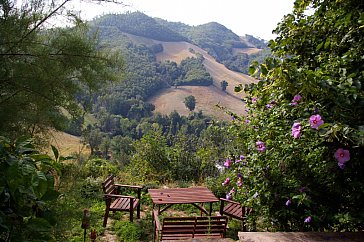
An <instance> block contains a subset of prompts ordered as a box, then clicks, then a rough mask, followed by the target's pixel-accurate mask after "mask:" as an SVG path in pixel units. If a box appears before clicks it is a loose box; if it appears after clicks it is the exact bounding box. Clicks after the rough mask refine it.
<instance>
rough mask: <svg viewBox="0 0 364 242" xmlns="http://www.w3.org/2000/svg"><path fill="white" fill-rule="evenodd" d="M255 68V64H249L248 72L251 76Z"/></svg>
mask: <svg viewBox="0 0 364 242" xmlns="http://www.w3.org/2000/svg"><path fill="white" fill-rule="evenodd" d="M256 69H257V68H256V67H255V66H249V74H250V75H252V76H253V75H254V73H256V72H257V71H256Z"/></svg>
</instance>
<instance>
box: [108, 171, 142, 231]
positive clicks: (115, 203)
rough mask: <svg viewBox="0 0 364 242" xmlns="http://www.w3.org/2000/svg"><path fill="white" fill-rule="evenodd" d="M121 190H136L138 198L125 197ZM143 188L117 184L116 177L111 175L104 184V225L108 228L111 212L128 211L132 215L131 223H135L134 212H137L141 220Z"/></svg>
mask: <svg viewBox="0 0 364 242" xmlns="http://www.w3.org/2000/svg"><path fill="white" fill-rule="evenodd" d="M120 188H128V189H136V191H137V194H138V195H137V198H135V197H134V196H125V195H121V194H120ZM141 189H142V187H141V186H130V185H121V184H115V182H114V175H110V176H108V177H107V178H106V180H105V181H104V182H103V183H102V190H103V191H104V198H105V202H106V210H105V215H104V224H103V226H104V227H106V223H107V219H108V217H109V212H110V211H112V212H114V213H115V212H117V211H126V212H129V213H130V221H131V222H133V213H134V210H135V209H136V210H137V218H140V199H141Z"/></svg>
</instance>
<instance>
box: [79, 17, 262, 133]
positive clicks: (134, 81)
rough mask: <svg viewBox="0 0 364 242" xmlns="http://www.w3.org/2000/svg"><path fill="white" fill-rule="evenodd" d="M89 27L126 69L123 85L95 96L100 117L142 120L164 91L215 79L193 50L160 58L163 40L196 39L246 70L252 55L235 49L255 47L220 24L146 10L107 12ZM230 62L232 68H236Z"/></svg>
mask: <svg viewBox="0 0 364 242" xmlns="http://www.w3.org/2000/svg"><path fill="white" fill-rule="evenodd" d="M89 25H90V29H91V33H97V34H98V36H99V43H98V45H99V48H101V49H104V50H108V51H111V52H118V53H121V54H122V56H123V57H124V59H125V63H126V68H127V75H126V76H125V78H124V81H123V82H122V83H118V84H114V85H112V86H111V87H108V88H105V89H104V90H101V91H100V93H97V94H94V95H95V97H94V98H92V99H91V100H92V107H93V112H94V113H95V114H96V116H97V115H99V114H100V112H101V111H102V110H103V111H102V112H101V113H103V112H104V111H106V112H107V114H108V115H121V116H122V117H127V118H131V119H137V120H140V119H141V118H143V117H148V116H150V115H151V114H152V111H153V110H154V106H153V105H152V104H150V103H147V102H146V100H147V99H148V98H150V97H152V96H153V95H155V94H156V93H157V92H158V91H159V90H161V89H163V88H166V87H170V86H175V87H177V86H181V85H182V86H183V85H188V86H191V85H196V86H208V85H211V84H212V83H213V79H212V77H211V76H210V74H209V72H207V70H206V68H205V66H204V64H203V62H204V57H203V56H202V55H201V54H199V53H193V54H191V57H188V58H185V59H183V60H182V61H181V62H180V63H176V62H173V61H163V62H159V61H157V59H156V55H157V54H158V53H160V52H162V51H163V45H162V44H161V43H163V42H161V41H164V42H182V41H184V42H189V43H193V44H195V45H197V46H200V47H201V48H203V49H205V50H206V51H207V52H208V53H210V54H211V55H212V57H214V58H215V59H216V60H217V61H220V62H222V63H225V64H229V63H228V61H227V60H229V61H230V62H231V63H232V62H234V61H235V62H236V61H238V62H239V63H240V67H241V69H243V68H245V69H246V65H247V64H248V63H249V60H248V59H249V58H248V57H247V56H248V54H245V53H238V54H235V55H234V53H233V49H234V48H244V47H252V46H254V45H253V44H251V43H249V44H248V43H246V42H244V41H242V40H241V38H240V37H239V36H237V35H236V34H234V33H233V32H232V31H231V30H229V29H227V28H226V27H224V26H223V25H221V24H218V23H208V24H204V25H200V26H196V27H192V26H188V25H186V24H183V23H173V22H168V21H165V20H161V19H154V18H151V17H149V16H147V15H145V14H143V13H141V12H134V13H127V14H109V15H104V16H100V17H98V18H96V19H94V20H93V21H91V22H90V23H89ZM263 43H264V42H263ZM189 51H191V52H193V51H192V50H189ZM258 55H259V54H258ZM243 59H244V61H242V60H243ZM231 63H230V66H233V64H231ZM244 65H245V66H244ZM231 69H234V70H238V69H239V68H231ZM80 97H83V96H82V95H81V96H80ZM96 97H97V98H96ZM83 98H84V97H83ZM73 133H76V134H77V133H78V132H74V131H73Z"/></svg>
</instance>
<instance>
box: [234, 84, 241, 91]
mask: <svg viewBox="0 0 364 242" xmlns="http://www.w3.org/2000/svg"><path fill="white" fill-rule="evenodd" d="M242 90H243V86H242V85H241V84H239V86H236V87H235V88H234V91H235V92H241V91H242Z"/></svg>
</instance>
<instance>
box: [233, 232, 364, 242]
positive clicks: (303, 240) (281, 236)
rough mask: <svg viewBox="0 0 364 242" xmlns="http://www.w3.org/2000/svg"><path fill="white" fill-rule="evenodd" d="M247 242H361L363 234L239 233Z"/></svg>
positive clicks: (241, 239)
mask: <svg viewBox="0 0 364 242" xmlns="http://www.w3.org/2000/svg"><path fill="white" fill-rule="evenodd" d="M238 235H239V241H249V242H278V241H279V242H292V241H295V242H327V241H330V242H343V241H345V242H362V241H363V238H364V232H353V233H350V232H342V233H341V232H337V233H334V232H239V233H238Z"/></svg>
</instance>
